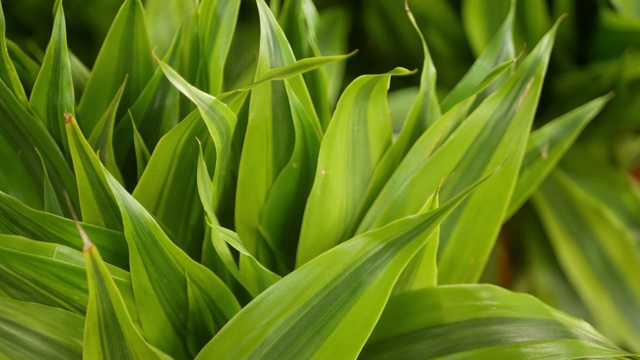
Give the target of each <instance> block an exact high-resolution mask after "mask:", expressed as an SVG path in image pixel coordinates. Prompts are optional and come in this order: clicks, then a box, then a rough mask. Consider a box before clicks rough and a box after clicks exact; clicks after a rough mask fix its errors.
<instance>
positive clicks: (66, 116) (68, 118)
mask: <svg viewBox="0 0 640 360" xmlns="http://www.w3.org/2000/svg"><path fill="white" fill-rule="evenodd" d="M72 121H73V114H70V113H68V112H65V113H64V124H65V125H69V124H71V122H72Z"/></svg>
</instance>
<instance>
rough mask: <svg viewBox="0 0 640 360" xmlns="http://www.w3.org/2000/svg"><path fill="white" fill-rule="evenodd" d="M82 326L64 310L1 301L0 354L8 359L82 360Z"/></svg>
mask: <svg viewBox="0 0 640 360" xmlns="http://www.w3.org/2000/svg"><path fill="white" fill-rule="evenodd" d="M83 323H84V319H83V318H82V317H81V316H78V315H75V314H73V313H70V312H68V311H65V310H61V309H56V308H52V307H48V306H43V305H39V304H34V303H29V302H22V301H16V300H11V299H7V298H4V297H0V354H2V357H5V356H6V358H7V359H18V358H20V359H25V358H26V359H51V360H71V359H78V360H79V359H82V328H83V326H84V324H83Z"/></svg>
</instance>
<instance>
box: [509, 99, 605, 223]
mask: <svg viewBox="0 0 640 360" xmlns="http://www.w3.org/2000/svg"><path fill="white" fill-rule="evenodd" d="M609 99H610V97H609V96H606V97H600V98H598V99H595V100H592V101H591V102H589V103H587V104H585V105H583V106H581V107H579V108H577V109H575V110H573V111H571V112H570V113H568V114H565V115H563V116H561V117H559V118H557V119H555V120H553V121H551V122H550V123H548V124H547V125H545V126H544V127H542V128H540V129H538V130H536V131H534V132H532V133H531V136H530V137H529V140H528V142H527V150H526V153H525V155H524V159H523V161H522V167H521V168H520V173H519V174H518V182H517V183H516V187H515V189H514V190H513V195H512V197H511V202H510V203H509V209H508V210H507V216H506V217H507V218H508V217H510V216H511V215H512V214H513V213H514V212H515V211H516V210H518V208H519V207H520V206H521V205H522V203H523V202H525V201H526V200H527V198H529V196H531V194H532V193H533V192H534V191H535V190H536V188H537V187H538V185H540V183H541V182H542V181H543V180H544V178H545V177H546V176H547V175H549V173H550V172H551V170H553V168H554V167H555V165H556V164H557V163H558V161H560V158H561V157H562V155H564V153H565V152H566V151H567V150H568V149H569V147H570V146H571V145H572V144H573V142H574V141H575V139H576V138H577V137H578V135H579V134H580V132H581V131H582V129H584V127H585V126H587V124H588V123H589V122H590V121H591V120H592V119H593V118H594V117H595V116H596V115H597V114H598V113H599V112H600V110H602V108H603V107H604V106H605V104H606V102H607V101H608V100H609Z"/></svg>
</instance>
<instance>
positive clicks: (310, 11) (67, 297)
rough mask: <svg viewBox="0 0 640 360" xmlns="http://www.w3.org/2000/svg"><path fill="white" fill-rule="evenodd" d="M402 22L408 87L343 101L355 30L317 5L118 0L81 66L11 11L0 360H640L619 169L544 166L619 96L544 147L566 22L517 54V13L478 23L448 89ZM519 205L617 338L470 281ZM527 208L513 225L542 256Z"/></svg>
mask: <svg viewBox="0 0 640 360" xmlns="http://www.w3.org/2000/svg"><path fill="white" fill-rule="evenodd" d="M372 3H373V2H372ZM386 3H388V4H391V3H392V2H386ZM436 3H439V2H436ZM443 3H444V2H443ZM463 3H465V4H466V6H468V8H467V10H466V11H467V14H469V13H474V14H475V13H477V14H479V15H478V18H479V19H482V18H483V17H485V16H487V15H488V14H484V13H482V12H479V11H475V10H473V9H474V8H473V6H474V5H473V4H472V3H474V2H473V1H468V2H466V1H465V2H463ZM478 3H479V2H478ZM620 3H622V2H620ZM252 4H253V3H252ZM476 5H477V4H476ZM518 5H519V4H518ZM394 6H398V9H400V10H401V9H402V4H401V3H399V2H398V3H395V5H394ZM412 6H413V4H412ZM620 6H623V5H620ZM404 9H405V11H406V13H405V14H406V15H403V21H404V22H405V25H407V24H408V25H409V26H411V29H410V31H411V34H412V36H415V37H416V39H417V41H418V48H419V49H420V51H421V52H420V56H421V59H422V65H421V72H420V76H415V73H416V71H410V70H407V69H405V68H402V67H397V68H394V69H391V70H387V72H385V73H381V74H376V75H361V76H359V77H357V78H355V79H353V81H350V82H349V83H348V84H347V85H346V87H345V88H344V89H342V85H341V84H342V83H343V76H344V73H345V60H346V59H347V58H350V57H352V56H353V55H354V54H355V52H352V53H349V54H346V53H347V51H348V50H347V49H346V40H345V39H346V36H347V32H348V29H347V27H345V26H342V25H341V24H343V23H341V22H340V21H336V19H342V18H343V17H344V13H342V12H341V11H340V10H337V11H336V10H335V9H331V10H327V11H326V12H318V11H317V10H316V8H315V6H314V3H313V2H312V1H311V0H303V1H295V0H292V1H284V2H283V3H280V1H272V2H271V3H270V4H269V5H267V4H266V3H265V2H264V1H263V0H257V1H256V2H255V7H254V6H251V7H249V5H247V4H246V3H245V4H243V11H244V12H249V13H251V12H253V13H254V14H255V13H257V14H258V19H256V20H255V21H248V22H242V21H240V20H238V19H239V14H240V13H241V1H240V0H224V1H223V0H220V1H217V0H201V1H194V0H174V1H171V2H170V3H166V2H165V1H162V0H147V1H145V2H144V4H143V2H142V1H141V0H124V3H123V4H122V6H121V7H120V10H119V11H118V13H117V15H116V17H115V19H114V21H113V23H112V24H111V25H110V29H109V31H108V33H107V35H106V38H105V40H104V43H103V44H102V47H101V49H100V52H99V54H98V55H97V57H96V59H95V63H94V64H93V66H92V67H91V70H88V69H87V67H85V66H84V65H83V63H82V61H81V60H79V59H78V57H76V56H75V55H74V54H73V53H72V52H71V51H70V50H69V47H68V46H67V30H66V23H65V15H64V10H63V6H62V2H61V1H60V0H58V1H56V4H55V6H54V19H55V20H54V24H53V31H52V33H51V38H50V41H49V43H48V46H47V48H46V50H45V51H44V52H43V53H42V54H41V56H38V55H37V50H36V51H34V50H33V46H30V48H31V50H28V51H25V49H27V48H26V47H25V48H22V47H20V46H19V45H16V44H15V43H13V42H10V41H9V40H7V39H6V36H5V17H4V13H3V12H2V8H1V7H0V32H1V33H0V119H1V121H0V164H2V171H1V172H0V305H2V306H0V334H1V336H0V358H8V359H16V358H45V359H71V358H80V357H85V358H107V359H111V358H140V359H149V358H174V359H188V358H201V359H208V358H230V359H244V358H274V359H285V358H291V359H300V358H311V357H314V358H346V359H348V358H356V357H361V358H365V359H366V358H436V357H447V358H469V357H476V358H483V357H488V356H497V357H499V358H508V359H511V358H536V357H552V358H640V357H638V356H637V355H634V354H633V352H640V328H639V327H638V326H639V324H640V321H637V316H638V314H640V311H639V310H640V309H639V308H640V288H639V283H638V282H637V281H634V276H635V274H638V273H640V271H639V270H640V269H639V267H640V261H639V259H640V256H639V252H638V251H637V250H638V247H637V246H638V242H637V233H634V232H633V229H635V227H636V226H637V225H638V224H637V217H636V218H634V217H633V216H634V215H635V214H637V213H636V212H635V211H636V209H640V207H634V206H636V205H637V204H638V201H637V200H638V192H637V189H636V188H635V187H634V185H633V183H632V182H630V181H629V179H628V178H627V177H626V175H625V174H624V173H620V172H616V173H615V174H617V175H615V176H617V178H616V179H617V181H618V183H619V184H621V185H620V186H621V188H622V189H623V190H616V191H617V193H616V194H622V196H621V197H619V200H615V199H616V197H615V195H613V196H612V194H611V193H610V190H608V189H610V188H608V187H606V186H603V183H606V182H608V181H609V179H610V176H609V173H608V172H607V171H608V170H606V169H608V168H607V167H606V166H607V163H606V162H605V161H604V160H602V159H598V158H597V156H596V155H594V159H598V160H602V161H599V162H597V163H596V162H595V161H594V164H596V165H593V164H586V165H593V166H594V167H595V166H602V167H601V168H597V171H595V172H594V170H593V169H592V168H587V167H586V165H585V164H583V163H582V162H581V161H580V159H577V160H576V158H575V157H576V156H578V157H579V156H580V154H585V153H588V152H589V151H596V152H597V149H599V148H598V147H597V146H596V145H590V144H591V143H588V142H584V143H583V144H582V145H579V146H580V148H579V149H577V150H571V151H570V152H569V153H568V154H567V157H566V158H565V159H564V160H563V162H566V164H563V166H562V167H561V168H560V169H555V168H556V165H557V164H558V163H559V162H560V160H561V158H563V155H565V153H567V151H568V149H569V148H570V147H571V145H572V144H573V143H574V141H575V140H576V138H577V137H578V135H579V134H580V132H581V131H582V130H583V129H584V127H585V126H586V125H587V124H588V123H589V122H590V121H591V120H592V119H593V118H594V117H595V116H596V115H597V114H598V113H600V111H601V110H602V109H603V108H604V107H605V105H606V103H607V102H608V101H609V100H610V99H611V96H610V95H604V96H600V97H595V96H593V98H591V97H590V98H589V99H584V101H580V103H579V104H573V105H575V106H573V107H575V108H571V109H566V110H567V111H563V112H562V113H559V114H557V115H558V116H557V117H555V118H553V119H551V120H549V121H548V123H547V124H546V125H544V126H542V127H539V128H536V129H535V130H532V128H533V120H534V117H535V116H536V110H537V109H538V104H539V100H540V96H541V93H542V90H543V82H544V79H545V76H546V73H547V68H548V67H549V63H550V61H551V60H550V59H551V58H552V49H553V44H554V41H555V39H556V36H557V35H559V34H561V32H560V33H559V31H561V30H560V29H561V28H562V26H563V25H561V24H560V21H558V22H557V23H556V24H555V25H553V26H551V24H548V25H549V26H548V27H549V29H545V31H546V33H545V34H544V35H542V36H540V38H539V41H537V45H536V46H531V47H529V48H528V49H527V50H526V53H525V54H521V55H519V56H516V53H517V52H518V51H519V48H520V47H521V42H519V40H514V38H515V39H517V38H518V36H520V35H518V36H514V33H515V34H516V35H517V34H519V33H518V31H516V30H517V29H520V28H521V27H520V26H521V23H520V22H518V21H516V19H517V11H519V10H517V7H516V6H514V4H511V6H510V7H509V6H507V8H506V9H507V12H506V13H505V16H504V18H501V19H500V21H501V22H502V25H501V26H500V27H499V28H494V29H493V30H495V31H491V30H490V29H489V28H484V27H483V26H485V25H486V23H485V24H484V25H483V24H477V23H476V25H473V26H476V27H479V28H482V29H484V30H485V32H478V34H484V35H478V36H480V37H476V38H475V40H472V43H473V44H474V45H473V46H474V49H477V50H478V51H477V59H475V61H474V63H473V64H472V65H471V66H470V68H469V70H468V72H466V73H465V74H464V75H463V76H462V77H461V79H460V80H459V81H458V82H457V83H456V84H455V85H454V86H451V87H450V89H446V88H444V89H446V92H443V87H436V75H437V73H436V67H435V65H434V61H433V60H432V57H431V52H430V47H428V46H427V43H431V40H430V41H425V38H424V37H423V31H421V28H420V25H419V23H418V21H416V19H415V18H414V15H413V13H412V12H411V10H410V8H409V4H407V3H405V7H404ZM394 11H395V9H394ZM420 14H423V12H422V11H421V12H420ZM491 15H495V14H491ZM474 19H475V20H476V21H477V19H476V18H474ZM469 22H470V23H473V21H472V20H471V18H469ZM549 23H550V21H549ZM468 26H472V25H468ZM545 26H546V25H545ZM514 29H516V30H514ZM424 34H425V35H426V36H427V39H429V36H430V35H429V34H428V32H426V31H425V32H424ZM258 35H259V36H258ZM482 36H484V38H483V37H482ZM536 40H538V39H536ZM436 43H437V42H436ZM452 48H453V47H452ZM480 49H482V50H481V51H480ZM517 50H518V51H517ZM34 53H35V54H34ZM342 54H344V55H342ZM34 56H35V57H34ZM465 70H466V69H465ZM627 70H628V69H627ZM411 76H414V77H415V78H417V79H419V80H418V81H419V86H418V87H417V89H415V91H413V90H412V91H411V92H405V93H404V94H403V95H402V96H398V97H397V99H400V100H401V101H399V102H398V103H396V104H400V103H404V104H408V106H397V107H395V106H394V107H393V108H392V109H391V110H390V109H389V105H388V104H387V98H388V90H389V87H390V82H391V80H392V79H396V78H403V77H404V78H409V77H411ZM580 100H582V99H580ZM587 100H588V101H587ZM612 101H615V100H612ZM583 103H584V104H583ZM578 105H579V106H578ZM549 113H553V112H552V111H549ZM392 119H393V121H392ZM392 125H395V126H392ZM593 149H596V150H593ZM619 153H620V154H628V153H629V150H624V149H620V150H619ZM620 158H624V159H625V161H627V162H629V163H631V162H632V159H631V158H630V157H629V156H626V155H624V156H622V155H621V157H620ZM600 169H602V170H600ZM594 173H595V174H596V178H595V180H594V181H589V179H594V178H593V177H591V178H590V177H585V176H581V175H584V174H587V175H589V174H594ZM550 174H551V175H550ZM597 176H601V177H597ZM545 179H546V180H545ZM585 179H587V180H585ZM541 184H542V185H541ZM607 191H609V192H607ZM532 195H533V199H534V204H535V206H536V209H537V210H538V214H539V218H540V219H541V221H542V222H543V224H544V227H545V229H546V230H547V232H548V234H549V237H550V239H551V241H552V244H553V246H554V249H555V251H556V254H557V255H558V258H559V260H560V263H561V264H562V267H563V269H564V271H565V272H566V273H567V275H568V277H569V280H570V281H571V284H572V285H573V286H574V287H575V289H576V290H577V291H578V293H579V294H580V296H581V298H582V300H583V301H584V303H586V305H588V306H589V309H590V311H591V312H592V314H593V316H594V319H595V321H596V324H597V325H598V328H599V330H600V331H602V332H603V333H605V334H606V335H607V337H604V336H603V335H601V334H600V332H599V331H598V330H596V329H595V328H593V327H592V326H591V325H589V324H588V323H587V322H585V321H583V320H579V319H577V318H574V317H572V316H569V315H567V314H565V313H563V312H562V311H560V310H556V309H555V308H553V307H551V306H549V305H546V304H544V303H543V302H542V301H540V300H538V299H536V298H535V297H533V296H531V295H527V294H519V293H515V292H512V291H510V290H507V289H504V288H501V287H498V286H495V285H488V284H478V282H479V280H480V278H481V276H482V274H483V271H484V269H485V267H486V266H487V264H488V263H489V262H490V256H491V253H492V250H493V249H494V247H495V242H496V238H497V236H498V234H499V233H500V230H501V228H503V224H504V223H505V222H506V221H507V220H508V219H509V218H510V217H511V216H512V215H513V214H514V213H516V212H517V211H518V209H520V207H521V206H522V204H523V203H525V202H526V200H527V199H529V198H530V197H531V196H532ZM612 199H613V200H612ZM600 202H603V203H604V204H605V206H600ZM529 213H530V212H528V211H527V208H525V209H524V210H522V211H520V212H519V213H518V215H516V216H515V218H514V220H513V221H512V222H510V223H509V224H510V225H509V226H515V224H519V223H522V224H524V225H523V226H521V227H519V228H522V229H529V228H531V229H530V230H527V231H524V233H525V234H526V236H527V239H529V240H528V241H527V242H526V243H527V244H528V246H530V247H531V252H532V253H534V254H542V256H538V257H533V258H534V259H538V260H539V261H542V260H540V259H545V256H547V255H548V254H549V253H550V251H549V249H547V248H545V247H544V246H545V244H546V243H545V241H546V240H545V239H544V237H545V235H544V234H543V233H541V232H540V231H539V230H540V226H539V225H537V224H536V223H534V221H538V220H537V218H533V220H532V219H531V218H530V217H529V216H528V214H529ZM532 224H533V225H532ZM612 234H614V235H613V236H614V238H613V239H612V238H611V236H612ZM540 238H542V240H540ZM577 240H580V241H581V242H580V243H578V242H577ZM532 266H538V269H543V270H544V269H546V268H547V264H546V263H540V264H535V263H534V265H532ZM549 266H557V265H556V264H555V263H552V264H551V265H549ZM534 270H535V269H534ZM532 273H533V274H534V275H535V271H532ZM558 273H560V274H561V272H555V273H554V274H558ZM485 276H487V275H486V273H485ZM540 276H545V274H542V275H540ZM553 279H556V278H555V277H554V278H553ZM563 281H565V282H566V279H563ZM543 285H546V284H543ZM565 289H572V288H571V287H565ZM608 321H609V322H608ZM609 338H610V339H613V341H612V340H609Z"/></svg>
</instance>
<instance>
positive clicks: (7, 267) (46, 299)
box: [0, 235, 137, 321]
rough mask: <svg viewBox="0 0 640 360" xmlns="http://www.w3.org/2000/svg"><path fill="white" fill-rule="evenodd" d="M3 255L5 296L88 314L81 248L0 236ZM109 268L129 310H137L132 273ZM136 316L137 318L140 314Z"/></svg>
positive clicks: (0, 268)
mask: <svg viewBox="0 0 640 360" xmlns="http://www.w3.org/2000/svg"><path fill="white" fill-rule="evenodd" d="M0 258H1V261H0V273H1V274H2V279H3V281H2V283H0V294H2V296H6V297H10V298H12V299H15V300H21V301H30V302H35V303H39V304H43V305H47V306H55V307H58V308H61V309H65V310H67V311H71V312H73V313H76V314H78V315H84V314H85V312H86V307H87V296H88V295H87V279H86V276H85V265H84V259H83V258H82V254H81V253H80V252H79V251H77V250H72V249H69V248H67V247H64V246H61V245H57V244H50V243H43V242H38V241H33V240H29V239H26V238H23V237H20V236H13V235H0ZM108 269H109V273H110V274H111V277H113V280H114V281H115V283H116V284H117V286H118V288H119V289H120V292H121V293H122V294H123V296H124V299H125V303H126V304H127V306H128V307H129V309H132V310H133V309H135V303H134V302H133V294H132V292H131V283H130V280H129V273H127V272H126V271H124V270H121V269H118V268H116V267H115V266H111V265H109V266H108ZM134 319H135V320H136V321H137V317H135V318H134Z"/></svg>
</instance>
